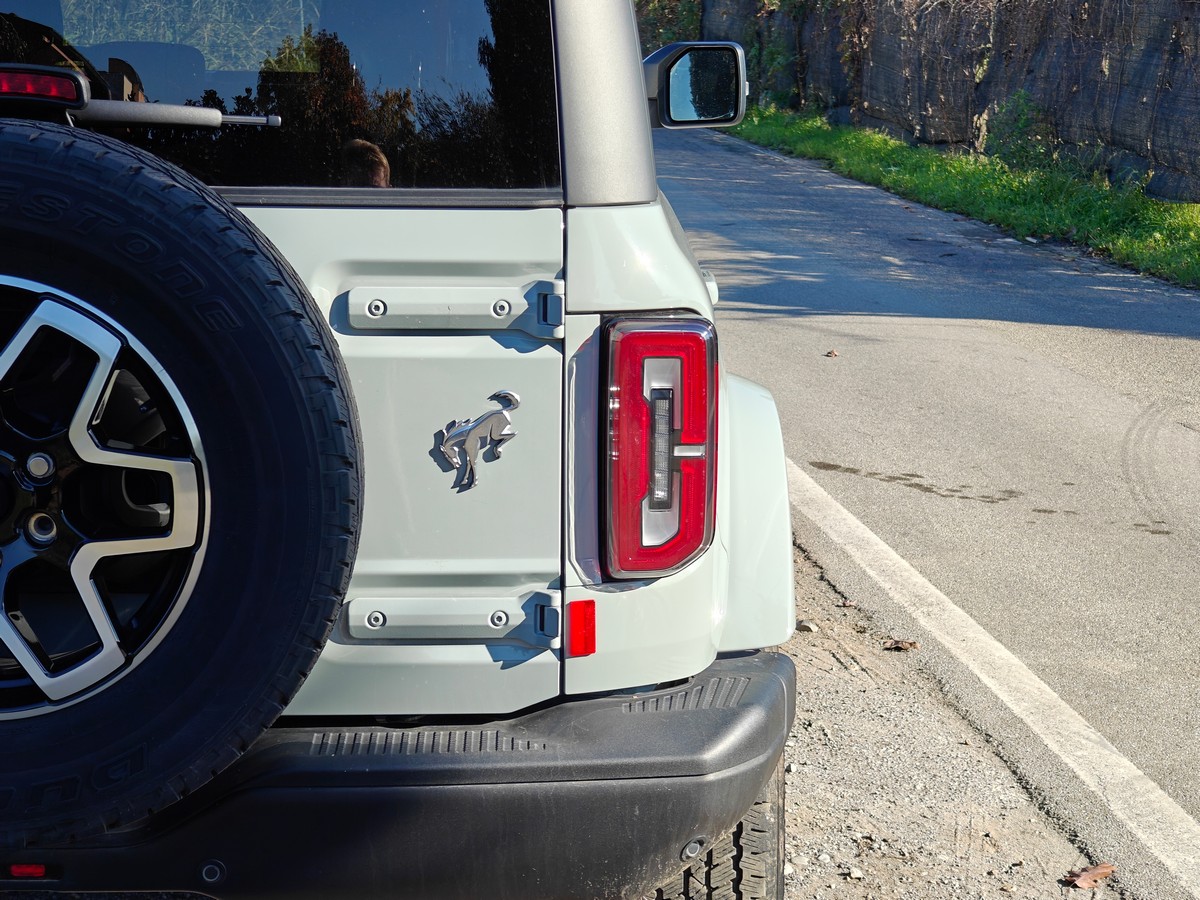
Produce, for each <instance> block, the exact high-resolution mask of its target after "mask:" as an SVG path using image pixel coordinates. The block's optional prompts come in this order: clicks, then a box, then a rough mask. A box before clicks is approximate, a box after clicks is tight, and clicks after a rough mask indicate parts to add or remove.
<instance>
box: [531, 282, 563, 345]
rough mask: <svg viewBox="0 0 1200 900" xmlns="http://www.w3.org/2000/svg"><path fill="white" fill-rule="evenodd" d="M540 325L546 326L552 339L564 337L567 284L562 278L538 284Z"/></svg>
mask: <svg viewBox="0 0 1200 900" xmlns="http://www.w3.org/2000/svg"><path fill="white" fill-rule="evenodd" d="M535 290H536V291H537V300H538V303H537V308H538V324H539V325H542V326H545V327H546V328H547V329H548V330H549V333H550V335H551V336H552V337H555V338H561V337H562V336H563V325H564V323H565V322H566V313H567V283H566V282H565V281H564V280H563V279H561V278H555V279H554V280H552V281H540V282H538V284H537V286H536V288H535Z"/></svg>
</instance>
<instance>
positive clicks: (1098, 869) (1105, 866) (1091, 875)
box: [1063, 863, 1117, 888]
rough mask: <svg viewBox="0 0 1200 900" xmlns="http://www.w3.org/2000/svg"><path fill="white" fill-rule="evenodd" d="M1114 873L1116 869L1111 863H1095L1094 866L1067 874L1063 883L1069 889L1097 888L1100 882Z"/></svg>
mask: <svg viewBox="0 0 1200 900" xmlns="http://www.w3.org/2000/svg"><path fill="white" fill-rule="evenodd" d="M1116 871H1117V867H1116V866H1114V865H1113V864H1112V863H1096V865H1094V866H1088V867H1087V868H1086V869H1080V870H1079V871H1078V872H1068V873H1067V877H1066V878H1064V879H1063V881H1064V882H1065V883H1066V884H1069V885H1070V886H1071V887H1077V888H1097V887H1100V882H1101V881H1103V880H1104V879H1105V878H1108V877H1109V876H1110V875H1112V874H1114V873H1115V872H1116Z"/></svg>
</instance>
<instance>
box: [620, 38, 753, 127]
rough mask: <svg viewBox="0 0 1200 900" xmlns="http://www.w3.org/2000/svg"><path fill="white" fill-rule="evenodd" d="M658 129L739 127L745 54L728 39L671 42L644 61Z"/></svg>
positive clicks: (743, 99) (745, 84) (745, 86)
mask: <svg viewBox="0 0 1200 900" xmlns="http://www.w3.org/2000/svg"><path fill="white" fill-rule="evenodd" d="M642 75H643V77H644V78H645V82H646V99H647V101H648V102H649V105H650V123H651V125H653V126H654V127H656V128H713V127H723V126H729V125H736V124H737V123H738V122H740V121H742V117H743V116H744V115H745V114H746V96H747V95H748V94H749V89H750V85H749V83H748V82H747V81H746V56H745V53H743V51H742V48H741V46H740V45H738V44H735V43H733V42H730V41H694V42H679V43H674V44H668V45H667V46H665V47H663V48H661V49H659V50H656V51H655V52H654V53H651V54H650V55H649V56H647V57H646V58H645V59H644V60H643V61H642Z"/></svg>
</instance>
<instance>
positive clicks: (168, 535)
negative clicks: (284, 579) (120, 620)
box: [0, 300, 201, 701]
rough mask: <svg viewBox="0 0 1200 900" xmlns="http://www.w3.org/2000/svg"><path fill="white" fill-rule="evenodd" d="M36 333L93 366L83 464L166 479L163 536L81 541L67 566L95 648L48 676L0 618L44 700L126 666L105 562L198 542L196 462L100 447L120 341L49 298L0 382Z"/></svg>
mask: <svg viewBox="0 0 1200 900" xmlns="http://www.w3.org/2000/svg"><path fill="white" fill-rule="evenodd" d="M42 328H52V329H55V330H57V331H60V332H62V333H63V334H66V335H67V336H69V337H71V338H72V339H74V340H76V341H78V342H80V343H81V344H83V345H84V346H86V347H87V348H88V349H89V350H91V351H92V352H93V353H95V354H96V356H97V357H98V361H97V363H96V366H95V368H94V370H93V371H92V374H91V376H90V377H89V378H88V382H87V386H86V387H85V389H84V391H83V395H82V397H81V398H80V400H79V403H78V405H77V407H76V408H75V411H74V413H73V414H72V416H71V420H70V425H69V430H68V440H69V441H70V444H71V448H72V450H73V451H74V452H75V454H76V455H77V456H78V458H79V459H80V461H82V462H83V463H86V464H93V465H98V466H107V467H113V468H121V469H133V470H141V471H146V472H154V473H158V474H159V475H162V476H165V477H166V479H167V480H169V481H170V485H171V491H170V497H171V500H170V503H169V526H168V527H169V530H168V531H166V532H165V533H163V534H158V535H153V536H147V537H137V538H128V539H120V540H98V541H85V542H84V543H83V544H81V545H80V546H79V547H78V548H77V549H76V551H75V553H74V555H73V556H72V558H71V561H70V576H71V581H72V582H73V584H74V586H75V589H76V591H77V592H78V594H79V597H80V599H81V601H82V602H83V606H84V609H85V610H86V612H87V616H88V618H89V619H90V620H91V624H92V626H93V627H94V628H95V630H96V634H97V635H98V636H99V639H100V648H99V650H97V651H96V652H95V653H93V654H92V655H91V656H89V657H88V658H87V659H85V660H83V661H82V662H80V663H78V664H76V665H74V666H72V667H71V668H70V669H67V670H65V671H63V672H55V673H52V672H49V671H47V669H46V668H45V667H44V666H43V665H42V663H41V661H40V660H39V659H38V657H37V655H36V654H35V653H34V652H33V651H32V650H31V649H30V647H29V646H28V645H27V644H26V642H25V641H24V640H23V639H22V637H21V634H20V632H19V630H18V629H17V627H16V626H15V625H14V624H13V623H12V622H11V621H9V620H8V617H7V616H0V642H2V643H3V644H4V646H5V647H6V648H7V649H8V652H9V654H10V655H11V656H12V657H13V658H14V659H15V660H16V662H17V664H18V665H20V666H21V667H22V668H23V669H24V670H25V672H26V674H27V675H28V676H29V678H30V679H31V680H32V681H33V682H34V684H36V685H37V686H38V687H39V688H40V689H41V690H42V692H43V693H45V695H46V696H47V697H48V698H49V699H50V700H52V701H53V700H61V699H64V698H66V697H69V696H71V695H72V694H75V693H78V692H80V691H82V690H86V689H87V688H89V687H91V686H92V685H94V684H97V683H98V682H100V681H101V680H103V679H104V678H107V677H108V676H109V675H111V674H112V673H113V672H115V671H116V670H117V669H119V668H120V667H121V666H122V665H123V664H124V662H125V653H124V651H123V650H122V648H121V646H120V639H119V636H118V633H117V628H116V625H115V624H114V622H113V621H112V619H111V617H110V615H109V611H108V608H107V606H106V605H105V603H104V601H103V599H102V598H101V596H100V592H99V590H98V589H97V587H96V584H95V581H94V580H93V573H94V572H95V569H96V566H97V565H98V564H99V563H100V562H101V561H102V560H104V559H108V558H110V557H114V556H123V555H128V554H135V553H160V552H165V551H172V550H180V549H186V548H189V547H193V546H195V545H196V543H197V542H198V540H199V537H200V520H201V501H200V485H199V477H198V475H197V466H196V463H195V462H194V461H193V460H191V459H179V458H175V457H168V456H158V455H153V454H147V453H138V452H136V451H132V450H123V449H122V450H115V449H112V448H110V447H106V446H103V445H101V444H100V443H99V441H98V440H97V439H96V437H95V435H94V433H93V430H92V429H93V426H94V425H95V424H96V423H97V422H98V421H99V420H100V417H101V416H102V414H103V412H104V405H105V403H106V402H107V399H108V395H109V392H110V391H111V390H112V386H113V384H114V382H115V366H116V362H117V357H118V355H119V354H120V353H121V350H122V346H123V345H122V342H121V340H120V339H119V338H118V337H117V336H116V335H114V334H113V333H112V332H110V331H109V330H108V329H106V328H105V327H104V326H103V325H101V324H100V323H98V322H96V321H95V320H93V319H91V318H89V317H87V316H85V315H83V314H81V313H79V312H77V311H75V310H73V309H71V308H70V307H67V306H65V305H63V304H60V303H56V302H54V301H52V300H44V301H43V302H42V303H41V304H39V305H38V307H37V308H36V309H35V310H34V312H33V314H32V315H31V316H30V317H29V319H28V320H27V321H26V322H25V324H24V325H23V326H22V327H21V329H20V330H19V331H18V332H17V334H16V335H15V336H14V337H13V338H12V340H10V341H9V343H8V345H7V346H6V347H5V348H4V350H3V351H2V352H0V378H3V377H4V374H5V373H7V372H8V371H9V370H10V369H11V368H12V366H13V365H14V364H15V363H16V361H17V359H18V358H19V357H20V356H21V354H22V353H23V352H24V350H25V348H26V347H28V346H29V344H30V343H31V342H32V341H33V340H34V339H35V336H36V334H37V332H38V331H39V330H40V329H42Z"/></svg>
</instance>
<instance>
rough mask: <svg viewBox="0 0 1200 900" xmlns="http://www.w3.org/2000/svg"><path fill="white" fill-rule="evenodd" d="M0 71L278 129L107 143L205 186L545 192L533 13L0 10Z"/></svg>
mask: <svg viewBox="0 0 1200 900" xmlns="http://www.w3.org/2000/svg"><path fill="white" fill-rule="evenodd" d="M0 58H2V59H3V61H5V62H17V63H31V64H39V65H54V66H60V67H72V68H75V69H77V70H79V71H82V72H84V74H85V75H87V76H88V78H89V81H90V82H91V83H92V95H93V96H94V97H98V98H108V99H112V100H122V101H128V102H146V103H171V104H185V105H190V106H206V107H210V108H214V109H219V110H220V111H221V112H222V113H225V114H228V115H236V116H247V117H253V118H256V119H263V118H265V117H269V116H270V117H275V116H277V117H278V121H279V125H278V126H277V127H266V126H260V125H254V124H238V125H233V124H229V125H225V126H223V127H221V128H219V129H201V128H185V127H177V126H171V127H164V126H156V127H154V128H146V127H144V126H143V127H138V128H124V127H122V128H116V129H109V130H111V131H113V132H114V133H116V134H118V135H119V136H120V137H121V138H122V139H124V140H127V141H129V142H130V143H134V144H138V145H140V146H143V147H146V148H147V149H149V150H151V151H153V152H155V153H157V154H158V155H160V156H162V157H164V158H166V159H169V160H171V161H172V162H174V163H176V164H177V165H179V166H182V167H183V168H185V169H187V170H188V171H190V172H191V173H192V174H194V175H196V176H198V177H199V178H201V179H202V180H203V181H205V182H207V183H209V184H213V185H228V186H295V187H394V188H547V187H557V186H559V184H560V176H559V152H558V123H557V105H556V99H555V88H554V71H553V58H554V57H553V52H552V44H551V26H550V11H549V0H424V2H410V0H63V2H62V3H61V4H60V3H58V2H51V3H47V2H44V0H0Z"/></svg>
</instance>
